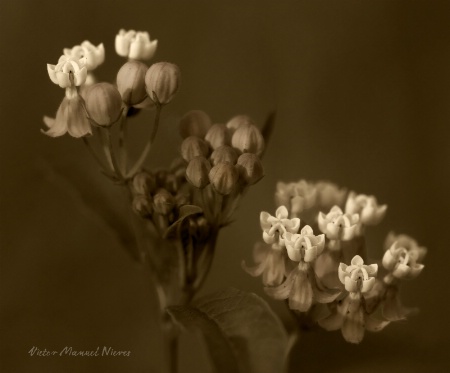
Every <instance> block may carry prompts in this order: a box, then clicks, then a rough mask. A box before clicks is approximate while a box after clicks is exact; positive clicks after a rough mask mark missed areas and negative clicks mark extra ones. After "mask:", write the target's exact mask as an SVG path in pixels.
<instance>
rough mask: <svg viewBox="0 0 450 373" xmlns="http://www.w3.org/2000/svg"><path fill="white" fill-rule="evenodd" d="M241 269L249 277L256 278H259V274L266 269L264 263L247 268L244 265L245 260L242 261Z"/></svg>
mask: <svg viewBox="0 0 450 373" xmlns="http://www.w3.org/2000/svg"><path fill="white" fill-rule="evenodd" d="M241 267H242V269H243V270H244V271H245V272H247V273H248V274H249V275H250V276H253V277H257V276H261V274H262V273H263V271H264V269H265V268H266V263H265V262H261V263H259V264H257V265H255V266H253V267H248V266H247V264H246V263H245V260H243V261H242V262H241Z"/></svg>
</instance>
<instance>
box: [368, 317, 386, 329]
mask: <svg viewBox="0 0 450 373" xmlns="http://www.w3.org/2000/svg"><path fill="white" fill-rule="evenodd" d="M389 324H390V321H388V320H380V319H376V318H374V317H371V316H370V315H369V316H367V317H366V323H365V326H366V329H367V330H368V331H369V332H379V331H380V330H383V329H384V328H385V327H386V326H388V325H389Z"/></svg>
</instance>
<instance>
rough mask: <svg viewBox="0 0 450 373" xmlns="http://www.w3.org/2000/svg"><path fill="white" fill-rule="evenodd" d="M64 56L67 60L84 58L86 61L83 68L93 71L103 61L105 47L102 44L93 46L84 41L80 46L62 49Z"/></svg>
mask: <svg viewBox="0 0 450 373" xmlns="http://www.w3.org/2000/svg"><path fill="white" fill-rule="evenodd" d="M63 52H64V55H65V56H66V57H68V58H74V59H76V60H79V59H80V58H84V59H85V60H86V62H85V66H86V69H87V71H92V70H95V69H96V68H97V67H98V66H99V65H101V64H102V63H103V62H104V61H105V47H104V46H103V43H101V44H99V45H97V46H95V45H93V44H92V43H91V42H89V41H87V40H85V41H83V42H82V43H81V44H80V45H76V46H74V47H73V48H64V49H63Z"/></svg>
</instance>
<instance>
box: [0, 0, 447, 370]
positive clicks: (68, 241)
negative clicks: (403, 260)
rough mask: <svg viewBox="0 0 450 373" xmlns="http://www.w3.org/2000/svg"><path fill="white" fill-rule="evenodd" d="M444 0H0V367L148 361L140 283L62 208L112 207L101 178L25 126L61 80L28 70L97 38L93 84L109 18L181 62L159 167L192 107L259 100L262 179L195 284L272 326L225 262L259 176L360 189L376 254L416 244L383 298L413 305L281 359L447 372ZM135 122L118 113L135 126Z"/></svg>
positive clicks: (250, 232)
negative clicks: (34, 351)
mask: <svg viewBox="0 0 450 373" xmlns="http://www.w3.org/2000/svg"><path fill="white" fill-rule="evenodd" d="M449 24H450V3H449V2H448V1H427V0H423V1H411V0H405V1H400V0H398V1H395V0H391V1H382V0H376V1H375V0H366V1H359V0H355V1H345V0H341V1H333V0H328V1H322V0H310V1H279V2H275V1H269V0H264V1H261V0H260V1H235V0H233V1H230V0H228V1H199V0H191V1H182V0H178V1H152V0H148V1H143V0H139V1H133V0H130V1H127V2H124V1H112V0H110V1H106V0H104V1H87V0H78V1H76V2H71V3H70V4H69V3H67V2H55V1H49V0H41V1H39V2H38V1H31V0H29V1H25V0H14V1H13V0H2V1H1V2H0V46H1V51H2V56H1V64H2V69H1V70H0V87H1V90H0V95H1V96H0V98H1V100H0V114H1V117H0V118H1V120H0V132H1V134H0V141H1V144H0V167H1V168H0V170H1V184H0V191H1V194H0V197H1V200H0V218H1V225H0V234H1V236H0V240H1V241H0V245H1V246H0V247H1V262H0V266H1V267H0V287H1V293H0V302H1V328H0V335H1V338H0V345H1V366H0V370H1V372H5V373H22V372H24V373H25V372H27V373H33V372H111V373H113V372H158V371H159V369H160V364H161V361H162V360H161V346H160V345H159V338H160V335H159V331H158V328H157V324H156V318H155V315H156V303H155V294H154V293H153V290H152V285H151V283H150V278H149V276H148V275H147V274H146V273H145V271H144V270H143V268H142V267H140V266H139V265H138V264H136V263H135V262H134V261H133V260H131V259H130V257H129V256H128V255H127V253H126V252H124V251H123V250H122V249H121V247H120V245H119V244H118V243H117V240H116V237H115V235H114V233H113V232H111V231H110V230H108V229H107V227H106V226H105V224H104V223H103V222H102V221H101V220H99V219H98V218H96V217H95V215H94V214H91V213H90V212H89V211H88V210H86V209H84V208H82V207H81V206H82V201H87V202H88V203H89V201H95V200H96V199H97V196H99V195H100V196H102V198H101V200H104V201H110V204H108V203H104V205H103V207H104V208H105V209H110V210H111V216H113V212H115V213H118V212H120V211H121V209H124V208H125V206H121V205H120V203H118V200H120V199H117V198H116V197H117V190H116V189H115V188H114V187H112V186H111V185H109V182H108V181H107V180H106V179H105V178H104V177H103V176H102V175H101V174H100V173H99V171H98V169H97V168H96V167H95V164H94V162H93V161H92V160H91V159H90V156H89V154H88V153H87V152H86V150H85V149H84V146H83V144H82V143H81V141H80V140H75V139H73V138H71V137H69V136H64V137H62V138H58V139H51V138H48V137H46V136H44V135H42V134H41V133H40V131H39V130H40V128H42V127H43V124H42V117H43V115H51V116H53V114H54V113H55V112H56V109H57V107H58V105H59V102H60V100H61V99H62V96H63V91H62V90H61V89H60V88H58V87H57V86H56V85H54V84H53V83H51V81H50V79H49V77H48V74H47V70H46V64H47V63H52V64H53V63H56V61H57V59H58V58H59V56H60V54H61V52H62V48H64V47H72V46H74V45H76V44H79V43H80V42H81V41H83V40H85V39H88V40H90V41H91V42H92V43H94V44H99V43H100V42H103V43H104V44H105V48H106V62H105V64H104V65H102V66H101V67H100V68H99V69H97V70H96V73H97V76H98V77H99V78H100V79H101V80H107V81H113V80H114V79H115V74H116V72H117V70H118V68H119V67H120V66H121V64H122V63H123V60H122V59H121V58H119V57H118V56H116V55H115V52H114V37H115V35H116V33H117V32H118V30H119V29H120V28H125V29H131V28H133V29H136V30H148V31H149V32H150V35H151V36H152V38H156V39H158V40H159V47H158V51H157V54H156V57H155V58H154V60H153V61H161V60H164V61H170V62H174V63H176V64H178V65H179V66H180V68H181V71H182V79H183V83H182V88H181V90H180V91H179V94H178V95H177V97H176V99H175V100H174V101H173V103H172V104H171V105H169V106H168V107H167V108H166V109H165V112H164V114H163V118H162V123H163V124H162V125H161V127H160V132H159V133H158V138H157V142H156V145H155V148H154V150H153V155H154V158H153V159H152V162H151V164H152V165H163V166H168V164H169V161H170V159H172V158H173V157H174V156H175V155H176V154H177V151H178V146H179V144H180V140H179V136H178V130H177V120H178V119H179V118H180V117H181V116H182V115H183V114H184V113H185V112H186V111H188V110H191V109H202V110H205V111H206V112H208V113H209V115H210V116H211V117H212V119H213V121H214V122H225V121H227V120H228V119H229V118H231V117H232V116H234V115H236V114H248V115H250V116H251V117H253V118H254V119H255V121H257V122H258V123H260V124H262V123H263V122H264V120H265V118H266V116H267V115H268V113H269V112H270V111H272V110H276V111H277V118H276V128H275V131H274V133H273V137H272V140H271V143H270V144H269V148H268V150H267V153H266V156H265V159H264V165H265V169H266V177H265V178H264V179H263V180H262V181H261V182H260V183H259V184H258V185H257V186H255V187H254V188H253V189H251V191H250V193H249V194H248V195H247V196H246V198H245V200H244V201H243V202H242V204H241V207H240V210H239V211H238V213H237V214H236V221H235V223H234V224H233V225H231V226H230V227H228V228H226V229H225V230H224V231H222V234H221V236H220V237H219V242H218V247H217V255H216V257H215V260H214V264H213V267H212V270H211V273H210V276H209V278H208V280H207V282H206V285H205V286H204V288H203V290H202V293H203V294H206V293H208V292H212V291H214V290H218V289H221V288H224V287H228V286H234V287H237V288H240V289H243V290H246V291H253V292H256V293H257V294H259V295H261V296H262V297H263V298H265V299H266V300H268V301H269V303H270V304H271V306H272V307H273V308H274V309H275V310H276V311H277V312H278V313H279V314H280V316H281V317H283V319H285V320H289V319H288V313H287V312H286V310H285V309H284V304H283V303H282V302H274V301H271V300H269V299H267V297H266V296H265V295H264V292H263V291H262V287H261V283H260V280H259V279H255V278H252V277H250V276H248V275H247V274H245V273H244V272H243V271H242V269H241V267H240V262H241V260H242V259H244V258H245V259H247V260H248V259H249V258H250V256H251V250H252V247H253V244H254V242H256V241H257V240H259V239H260V234H261V233H260V227H259V219H258V216H259V212H260V211H261V210H267V211H271V212H272V211H274V208H275V205H274V202H273V192H274V188H275V184H276V182H277V181H278V180H285V181H295V180H298V179H301V178H306V179H311V180H318V179H325V180H330V181H333V182H336V183H338V184H339V185H341V186H346V187H348V188H349V189H353V190H355V191H357V192H359V193H365V194H373V195H375V196H377V197H378V200H379V201H380V202H381V203H387V204H388V205H389V210H388V214H387V217H386V219H385V220H384V221H383V222H382V224H381V225H379V226H378V227H376V228H374V229H372V230H371V231H370V232H369V238H370V241H369V250H370V253H371V255H372V256H373V257H381V254H382V243H383V240H384V237H385V236H386V234H387V233H388V232H389V231H390V230H394V231H395V232H398V233H406V234H409V235H412V236H413V237H415V238H416V239H417V240H418V241H419V243H420V244H421V245H424V246H426V247H428V249H429V251H428V256H427V258H426V267H425V270H424V272H423V274H422V275H421V276H420V277H419V278H418V279H416V280H414V281H411V282H410V283H407V284H406V285H405V286H404V288H403V289H402V290H403V301H404V303H405V304H406V305H408V306H417V307H418V308H420V313H419V314H417V315H415V316H412V317H411V318H410V319H409V320H408V321H406V322H402V323H397V324H393V325H390V326H388V327H387V328H386V329H385V330H384V331H383V332H381V333H378V334H370V333H367V335H366V338H365V340H364V341H363V343H362V344H361V345H358V346H354V345H350V344H347V343H346V342H344V340H343V339H342V337H341V335H340V333H339V332H334V333H326V332H311V333H304V334H302V335H301V337H300V339H299V341H298V342H297V344H296V346H295V347H294V350H293V353H292V358H291V371H292V372H297V371H308V372H344V371H345V372H375V371H380V370H383V372H398V371H409V372H423V371H428V372H442V371H445V370H446V369H450V364H449V361H448V356H446V354H448V349H449V347H450V337H449V335H450V334H449V333H450V322H449V320H448V317H449V316H450V307H449V305H450V300H449V299H448V298H447V297H448V296H449V289H448V283H449V280H450V273H449V270H448V266H449V263H450V251H449V244H448V236H447V235H448V221H449V218H448V217H449V213H450V208H449V207H450V206H449V205H450V200H449V194H448V191H449V188H450V177H449V169H450V147H449V136H450V130H449V120H450V105H449V104H448V103H449V102H450V29H449V26H448V25H449ZM150 118H151V116H149V114H148V113H145V114H143V115H142V116H141V118H139V119H137V120H136V125H135V126H136V127H135V133H137V136H136V147H138V146H139V145H140V143H139V134H141V133H142V134H143V133H145V131H146V125H148V121H149V120H150ZM104 345H106V346H111V347H113V348H114V349H116V350H130V351H131V356H130V357H128V358H117V357H115V358H114V357H111V358H107V357H104V358H101V359H88V358H79V357H78V358H73V357H72V358H71V357H47V358H43V357H42V358H38V357H30V356H29V355H28V353H27V352H28V351H29V350H30V349H31V348H32V347H33V346H36V347H39V348H42V349H44V348H46V349H48V350H61V349H62V348H63V347H64V346H73V348H74V349H78V350H88V349H95V348H96V347H97V346H104ZM180 371H181V372H203V371H205V372H206V371H208V363H207V361H206V358H205V357H204V346H203V345H202V342H201V340H200V339H199V338H198V337H197V336H185V337H183V339H182V341H181V357H180Z"/></svg>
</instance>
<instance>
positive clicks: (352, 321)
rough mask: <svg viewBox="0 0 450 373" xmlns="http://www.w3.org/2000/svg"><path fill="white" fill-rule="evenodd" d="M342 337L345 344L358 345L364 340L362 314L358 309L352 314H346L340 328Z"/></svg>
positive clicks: (361, 310)
mask: <svg viewBox="0 0 450 373" xmlns="http://www.w3.org/2000/svg"><path fill="white" fill-rule="evenodd" d="M341 332H342V336H343V337H344V339H345V340H346V341H347V342H350V343H360V342H361V341H362V340H363V338H364V312H363V309H362V308H361V307H359V308H358V309H357V310H356V311H354V312H348V313H347V314H346V315H345V317H344V322H343V324H342V328H341Z"/></svg>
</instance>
